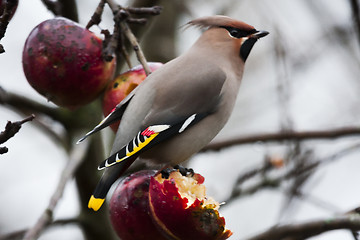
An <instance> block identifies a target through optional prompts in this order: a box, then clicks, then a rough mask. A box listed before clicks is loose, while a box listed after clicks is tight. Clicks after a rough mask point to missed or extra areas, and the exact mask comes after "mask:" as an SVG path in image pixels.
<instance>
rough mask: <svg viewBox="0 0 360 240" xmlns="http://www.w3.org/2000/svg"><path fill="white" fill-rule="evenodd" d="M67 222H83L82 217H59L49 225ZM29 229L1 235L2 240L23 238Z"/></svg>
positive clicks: (65, 223) (0, 239) (61, 224)
mask: <svg viewBox="0 0 360 240" xmlns="http://www.w3.org/2000/svg"><path fill="white" fill-rule="evenodd" d="M67 224H78V225H81V224H83V223H82V222H81V220H80V219H78V218H69V219H59V220H56V221H54V222H52V223H51V225H49V227H56V226H63V225H67ZM27 231H28V229H23V230H18V231H15V232H11V233H8V234H5V235H2V236H0V240H18V239H22V238H23V237H24V235H25V233H26V232H27Z"/></svg>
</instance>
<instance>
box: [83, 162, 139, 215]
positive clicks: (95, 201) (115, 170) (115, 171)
mask: <svg viewBox="0 0 360 240" xmlns="http://www.w3.org/2000/svg"><path fill="white" fill-rule="evenodd" d="M136 158H137V156H133V157H131V158H128V159H126V161H123V162H121V163H120V164H117V165H114V166H112V167H109V168H106V169H105V172H104V174H103V175H102V177H101V179H100V181H99V183H98V184H97V186H96V188H95V191H94V193H93V195H92V196H91V198H90V200H89V203H88V208H90V209H93V210H94V211H97V210H99V209H100V207H101V206H102V205H103V203H104V201H105V198H106V195H107V193H108V192H109V189H110V187H111V185H112V184H113V183H114V182H115V181H116V180H117V179H118V178H119V177H120V176H121V175H122V174H123V173H124V172H125V171H126V170H127V169H128V168H129V167H130V165H131V164H132V163H133V162H134V161H135V159H136Z"/></svg>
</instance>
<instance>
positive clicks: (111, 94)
mask: <svg viewBox="0 0 360 240" xmlns="http://www.w3.org/2000/svg"><path fill="white" fill-rule="evenodd" d="M148 64H149V67H150V70H151V71H155V70H156V69H158V68H159V67H161V66H162V65H163V64H162V63H159V62H149V63H148ZM145 78H146V74H145V71H144V69H143V67H142V65H138V66H136V67H134V68H132V69H130V70H129V71H126V72H124V73H122V74H120V75H119V76H117V77H116V78H115V79H114V80H113V81H112V82H110V83H109V85H108V86H107V88H106V90H105V94H104V98H103V104H102V108H103V113H104V115H105V116H107V115H108V114H109V113H110V112H111V111H112V110H113V109H114V108H115V107H116V105H118V103H120V102H121V101H122V100H123V99H124V98H125V97H126V96H127V95H128V94H129V93H130V92H131V91H132V90H133V89H134V88H136V87H137V86H138V85H139V84H140V83H141V82H142V81H143V80H144V79H145ZM118 126H119V122H117V123H114V124H112V125H111V129H112V130H113V131H114V132H116V131H117V129H118Z"/></svg>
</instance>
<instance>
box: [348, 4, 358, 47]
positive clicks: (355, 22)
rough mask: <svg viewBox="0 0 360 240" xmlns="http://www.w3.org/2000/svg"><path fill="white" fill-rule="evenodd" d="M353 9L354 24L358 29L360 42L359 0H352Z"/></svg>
mask: <svg viewBox="0 0 360 240" xmlns="http://www.w3.org/2000/svg"><path fill="white" fill-rule="evenodd" d="M350 6H351V11H352V15H353V21H354V25H355V28H356V31H357V36H358V41H359V43H360V7H359V2H358V0H350Z"/></svg>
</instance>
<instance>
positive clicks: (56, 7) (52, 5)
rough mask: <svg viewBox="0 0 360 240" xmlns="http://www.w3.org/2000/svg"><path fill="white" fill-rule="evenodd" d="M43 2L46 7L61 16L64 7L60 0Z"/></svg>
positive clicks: (43, 0)
mask: <svg viewBox="0 0 360 240" xmlns="http://www.w3.org/2000/svg"><path fill="white" fill-rule="evenodd" d="M41 2H42V3H43V4H44V5H45V6H46V8H47V9H48V10H49V11H51V12H52V13H53V14H54V15H55V16H61V11H62V7H61V4H60V3H59V1H57V0H56V1H52V0H41Z"/></svg>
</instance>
